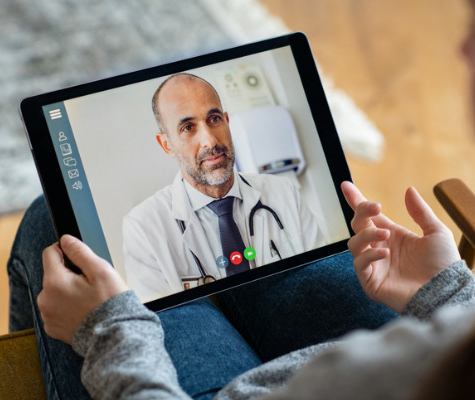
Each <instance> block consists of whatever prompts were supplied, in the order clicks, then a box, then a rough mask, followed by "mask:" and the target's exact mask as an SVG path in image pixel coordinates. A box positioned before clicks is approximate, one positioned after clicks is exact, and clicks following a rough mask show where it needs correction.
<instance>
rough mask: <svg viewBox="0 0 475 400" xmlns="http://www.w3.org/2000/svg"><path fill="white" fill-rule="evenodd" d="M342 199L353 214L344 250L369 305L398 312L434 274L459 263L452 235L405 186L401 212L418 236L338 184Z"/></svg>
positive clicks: (350, 186) (348, 185)
mask: <svg viewBox="0 0 475 400" xmlns="http://www.w3.org/2000/svg"><path fill="white" fill-rule="evenodd" d="M341 187H342V190H343V194H344V195H345V198H346V201H347V202H348V204H349V205H350V207H351V208H352V209H353V210H354V211H355V215H354V218H353V220H352V221H351V226H352V228H353V230H354V231H355V236H353V237H352V238H351V239H350V240H349V241H348V248H349V250H350V252H351V254H352V255H353V256H354V257H355V260H354V267H355V270H356V274H357V275H358V279H359V281H360V283H361V286H362V287H363V290H364V291H365V293H366V294H367V295H368V297H369V298H370V299H372V300H374V301H377V302H379V303H382V304H385V305H387V306H389V307H391V308H392V309H393V310H395V311H397V312H401V311H402V310H403V309H404V306H405V305H406V304H407V303H408V302H409V300H410V299H411V297H412V296H413V295H414V294H415V293H416V292H417V291H418V290H419V289H420V288H421V287H422V286H423V285H424V284H425V283H427V282H428V281H429V280H430V279H431V278H432V277H433V276H434V275H436V274H437V273H438V272H440V271H442V270H444V269H445V268H447V267H448V266H449V265H451V264H452V263H454V262H455V261H458V260H460V255H459V252H458V250H457V246H456V244H455V241H454V238H453V235H452V233H451V231H450V230H449V228H447V227H446V226H445V225H444V224H443V223H442V222H441V221H440V220H439V219H438V218H437V217H436V216H435V214H434V213H433V211H432V210H431V208H430V207H429V205H428V204H427V203H426V202H425V201H424V200H423V199H422V197H421V196H420V195H419V193H417V191H416V189H414V188H413V187H410V188H409V189H408V190H407V192H406V199H405V200H406V208H407V211H408V213H409V215H410V216H411V217H412V219H413V220H414V221H415V222H416V223H417V224H418V225H419V226H420V227H421V229H422V233H423V236H419V235H416V234H415V233H413V232H411V231H409V230H407V229H405V228H403V227H402V226H400V225H397V224H395V223H394V222H392V221H391V220H390V219H389V218H387V217H386V216H385V215H384V214H382V213H381V205H380V204H379V203H375V202H371V201H367V200H366V199H365V198H364V197H363V195H362V194H361V193H360V191H359V190H358V189H357V187H356V186H355V185H353V184H352V183H350V182H343V184H342V186H341Z"/></svg>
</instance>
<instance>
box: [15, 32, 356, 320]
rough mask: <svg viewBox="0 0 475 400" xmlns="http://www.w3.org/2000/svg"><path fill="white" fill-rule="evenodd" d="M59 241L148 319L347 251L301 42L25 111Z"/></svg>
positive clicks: (325, 128)
mask: <svg viewBox="0 0 475 400" xmlns="http://www.w3.org/2000/svg"><path fill="white" fill-rule="evenodd" d="M20 112H21V116H22V119H23V123H24V126H25V130H26V132H27V137H28V140H29V144H30V147H31V151H32V154H33V157H34V159H35V163H36V167H37V169H38V173H39V176H40V180H41V183H42V186H43V190H44V194H45V198H46V201H47V204H48V207H49V211H50V214H51V218H52V221H53V225H54V228H55V231H56V235H57V236H58V238H59V237H60V236H61V235H63V234H66V233H69V234H72V235H74V236H76V237H78V238H80V239H82V240H83V241H84V242H85V243H86V244H88V245H89V246H90V247H91V248H92V249H93V251H94V252H95V253H97V254H98V255H100V256H101V257H103V258H105V259H106V260H108V261H109V262H110V263H111V264H112V265H113V266H114V268H116V270H117V271H118V272H119V273H120V274H121V276H122V277H123V278H124V279H125V280H126V282H127V284H128V285H129V287H130V288H131V289H133V290H135V292H136V293H137V295H138V297H139V298H140V299H141V301H142V302H143V303H144V304H146V305H147V306H148V307H149V308H151V309H152V310H155V311H158V310H163V309H166V308H170V307H173V306H176V305H179V304H182V303H185V302H189V301H192V300H194V299H197V298H200V297H203V296H208V295H211V294H213V293H217V292H220V291H223V290H227V289H230V288H233V287H236V286H238V285H242V284H246V283H248V282H251V281H254V280H257V279H261V278H264V277H266V276H269V275H271V274H275V273H279V272H282V271H286V270H289V269H291V268H296V267H300V266H303V265H307V264H309V263H312V262H314V261H316V260H318V259H321V258H323V257H327V256H330V255H332V254H335V253H338V252H341V251H344V250H346V248H347V247H346V245H347V240H348V239H349V237H350V235H351V228H350V219H351V216H352V211H351V209H350V208H349V207H348V206H347V204H346V202H345V200H344V197H343V195H342V192H341V190H340V184H341V182H342V181H344V180H351V177H350V172H349V169H348V166H347V163H346V160H345V156H344V153H343V150H342V147H341V145H340V141H339V138H338V134H337V132H336V129H335V125H334V123H333V120H332V116H331V113H330V109H329V107H328V104H327V101H326V98H325V94H324V91H323V88H322V85H321V82H320V78H319V75H318V72H317V69H316V65H315V62H314V59H313V57H312V53H311V50H310V47H309V44H308V41H307V39H306V37H305V35H304V34H302V33H292V34H289V35H285V36H281V37H277V38H272V39H269V40H264V41H260V42H256V43H251V44H247V45H243V46H239V47H235V48H232V49H227V50H223V51H219V52H215V53H211V54H207V55H202V56H199V57H195V58H191V59H187V60H183V61H178V62H174V63H171V64H167V65H161V66H158V67H154V68H149V69H145V70H141V71H137V72H132V73H128V74H124V75H120V76H116V77H112V78H108V79H103V80H99V81H96V82H91V83H86V84H82V85H78V86H74V87H69V88H65V89H61V90H57V91H53V92H49V93H45V94H40V95H38V96H34V97H29V98H26V99H24V100H23V101H22V102H21V104H20Z"/></svg>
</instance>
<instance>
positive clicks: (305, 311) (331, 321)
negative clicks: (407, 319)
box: [219, 251, 397, 361]
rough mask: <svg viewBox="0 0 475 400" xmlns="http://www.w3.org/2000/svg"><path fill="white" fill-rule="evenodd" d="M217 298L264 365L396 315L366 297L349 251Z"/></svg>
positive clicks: (370, 327)
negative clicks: (290, 353) (269, 361)
mask: <svg viewBox="0 0 475 400" xmlns="http://www.w3.org/2000/svg"><path fill="white" fill-rule="evenodd" d="M219 300H220V302H221V304H222V305H223V310H224V311H225V314H226V316H227V317H228V318H229V319H230V320H231V322H232V323H233V325H235V326H236V328H237V329H238V330H239V331H240V333H241V334H242V335H243V337H244V338H245V339H246V341H247V342H248V343H249V344H250V345H251V347H253V348H254V349H255V350H256V352H257V354H258V355H259V357H260V358H261V359H262V360H263V361H268V360H271V359H273V358H275V357H278V356H280V355H283V354H286V353H289V352H290V351H293V350H296V349H300V348H304V347H307V346H310V345H313V344H317V343H322V342H326V341H329V340H332V339H335V338H337V337H339V336H341V335H343V334H345V333H347V332H349V331H351V330H354V329H358V328H367V329H375V328H378V327H380V326H381V325H383V324H385V323H386V322H388V321H390V320H391V319H393V318H395V317H397V314H396V313H395V312H394V311H392V310H391V309H389V308H387V307H385V306H382V305H380V304H378V303H374V302H373V301H371V300H369V299H368V298H367V296H366V295H365V293H364V292H363V290H362V288H361V285H360V284H359V281H358V278H357V276H356V273H355V271H354V269H353V257H352V256H351V254H350V253H349V252H348V251H346V252H343V253H341V254H337V255H334V256H332V257H328V258H326V259H323V260H321V261H319V262H316V263H314V264H311V265H309V266H306V267H302V268H298V269H294V270H291V271H287V272H284V273H281V274H278V275H274V276H272V277H269V278H266V279H264V280H260V281H257V282H254V283H251V284H248V285H246V286H241V287H238V288H236V289H233V290H230V291H227V292H225V293H223V294H221V295H220V296H219Z"/></svg>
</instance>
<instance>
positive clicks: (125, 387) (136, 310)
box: [73, 291, 190, 400]
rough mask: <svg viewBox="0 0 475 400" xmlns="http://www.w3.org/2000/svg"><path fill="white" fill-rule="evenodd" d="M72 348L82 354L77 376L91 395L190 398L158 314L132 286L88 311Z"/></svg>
mask: <svg viewBox="0 0 475 400" xmlns="http://www.w3.org/2000/svg"><path fill="white" fill-rule="evenodd" d="M73 349H74V350H75V351H76V352H77V353H78V354H80V355H81V356H83V357H84V364H83V368H82V371H81V380H82V382H83V384H84V386H85V387H86V389H87V390H88V392H89V394H90V395H91V397H92V398H94V399H123V400H125V399H127V400H132V399H133V400H139V399H151V398H153V399H167V400H173V399H190V398H189V397H188V395H187V394H186V393H184V392H183V391H182V389H181V388H180V386H179V384H178V378H177V373H176V370H175V368H174V366H173V364H172V361H171V360H170V357H169V355H168V353H167V351H166V350H165V347H164V334H163V329H162V326H161V323H160V320H159V318H158V317H157V316H156V315H155V314H154V313H153V312H151V311H149V310H148V309H147V308H146V307H145V306H144V305H143V304H142V303H141V302H140V300H139V299H138V298H137V297H136V295H135V294H134V292H132V291H128V292H124V293H121V294H119V295H118V296H116V297H114V298H112V299H110V300H108V301H107V302H105V303H104V304H102V305H101V306H99V307H98V308H97V309H96V310H94V311H93V312H92V313H91V314H89V316H88V317H87V318H86V319H85V320H84V321H83V322H82V323H81V325H80V326H79V327H78V329H77V330H76V333H75V335H74V338H73Z"/></svg>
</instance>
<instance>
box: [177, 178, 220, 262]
mask: <svg viewBox="0 0 475 400" xmlns="http://www.w3.org/2000/svg"><path fill="white" fill-rule="evenodd" d="M172 216H173V218H174V219H175V220H180V221H184V222H185V232H184V233H183V237H182V238H183V242H184V244H185V248H188V249H189V250H190V251H191V252H192V253H193V254H195V255H196V257H198V259H199V260H200V262H201V264H202V265H203V267H204V269H205V271H208V270H209V269H207V268H206V266H207V265H214V264H215V263H216V261H215V260H214V257H213V254H212V252H211V249H210V247H209V244H208V242H207V241H206V236H205V234H204V230H203V227H202V226H201V223H200V221H199V220H198V217H197V216H196V214H195V212H194V211H193V209H192V208H191V203H190V199H189V198H188V194H187V192H186V189H185V185H184V183H183V177H182V175H181V173H180V172H179V173H178V174H177V176H176V177H175V181H174V182H173V188H172Z"/></svg>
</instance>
